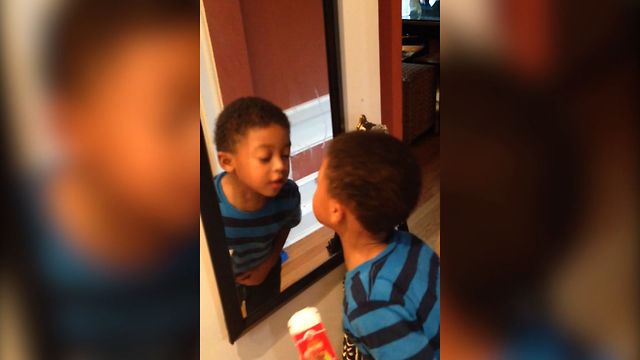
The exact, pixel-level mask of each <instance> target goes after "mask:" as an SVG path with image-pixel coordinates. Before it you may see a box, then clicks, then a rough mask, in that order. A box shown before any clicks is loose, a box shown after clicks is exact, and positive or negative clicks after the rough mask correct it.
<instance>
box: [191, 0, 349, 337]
mask: <svg viewBox="0 0 640 360" xmlns="http://www.w3.org/2000/svg"><path fill="white" fill-rule="evenodd" d="M322 10H323V17H324V30H325V31H324V34H325V42H326V54H327V70H328V75H329V79H328V80H329V98H330V105H331V123H332V127H333V136H334V137H335V136H337V135H339V134H341V133H343V132H344V129H345V116H344V110H343V109H344V108H343V98H342V74H341V71H340V33H339V28H338V19H339V18H338V13H337V10H338V1H337V0H322ZM213 160H214V161H215V159H213ZM210 161H211V159H210V158H209V151H208V149H207V142H206V138H205V134H204V131H203V129H202V122H201V123H200V199H201V200H200V216H201V219H202V226H203V228H204V233H205V236H206V239H207V245H208V248H209V255H210V257H211V261H212V263H213V269H214V274H215V278H216V282H217V285H218V293H219V295H220V301H221V303H222V310H223V312H224V318H225V322H226V326H227V333H228V336H229V342H230V343H231V344H233V343H234V342H235V341H236V340H237V339H238V338H239V337H240V336H241V335H242V334H244V333H245V332H246V331H248V330H249V329H251V328H252V327H253V326H254V325H256V324H257V323H258V322H260V321H261V320H263V319H265V318H266V317H267V316H268V315H270V314H271V313H273V312H275V311H276V310H277V309H278V308H280V307H281V306H283V305H284V304H286V303H287V302H289V301H290V300H291V299H293V298H294V297H295V296H297V295H299V294H300V293H301V292H302V291H304V290H305V289H306V288H308V287H309V286H311V285H312V284H313V283H315V282H316V281H318V280H319V279H321V278H322V277H323V276H325V275H327V274H328V273H329V272H331V271H332V270H333V269H335V268H337V267H338V266H339V265H340V264H342V263H343V261H344V259H343V256H342V252H338V253H335V254H334V255H333V256H331V257H330V258H329V259H328V260H327V261H325V262H324V263H323V264H321V265H320V266H319V267H317V268H316V269H314V270H313V271H311V272H310V273H308V274H306V275H305V276H304V277H302V278H301V279H299V280H297V281H296V282H295V283H293V284H292V285H291V286H289V287H288V288H286V289H285V290H284V291H282V292H281V293H280V295H279V296H278V297H276V298H274V299H273V300H271V301H269V302H268V303H266V304H265V305H264V306H262V307H260V308H259V309H258V310H257V311H256V312H254V313H252V314H247V317H246V318H243V317H242V313H241V309H240V303H239V302H238V298H237V294H236V288H235V282H234V280H233V279H234V276H233V272H232V269H231V259H230V258H229V251H228V249H227V247H226V245H225V243H224V242H223V241H219V239H224V236H225V235H224V227H223V224H222V217H221V215H220V209H219V208H218V205H217V203H218V201H217V199H218V198H217V194H216V190H215V185H214V181H213V169H212V164H213V163H212V162H210ZM202 199H211V201H209V200H207V201H202ZM330 241H331V239H327V243H329V242H330Z"/></svg>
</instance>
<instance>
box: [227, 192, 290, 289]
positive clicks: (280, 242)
mask: <svg viewBox="0 0 640 360" xmlns="http://www.w3.org/2000/svg"><path fill="white" fill-rule="evenodd" d="M288 184H289V186H291V190H290V191H291V193H290V196H291V197H292V198H293V199H295V200H294V201H295V204H296V205H295V206H294V207H293V209H292V210H291V213H290V214H289V219H288V221H287V223H286V225H284V226H283V228H282V229H280V231H279V232H278V234H276V237H275V238H274V239H273V248H272V249H271V253H269V256H268V257H267V258H266V259H265V261H263V262H262V263H261V264H260V265H258V266H256V267H255V268H253V269H251V270H249V271H247V272H245V273H242V274H240V275H238V276H237V277H236V283H238V284H241V285H249V286H255V285H260V284H262V282H263V281H264V279H266V277H267V275H268V274H269V271H270V270H271V268H273V266H274V265H275V264H276V263H277V262H278V258H279V257H280V252H281V251H282V248H283V247H284V243H285V242H286V241H287V237H288V236H289V231H290V230H291V228H293V227H295V226H296V225H298V224H299V223H300V220H301V215H302V214H301V210H300V191H298V185H296V183H295V182H293V181H291V180H289V183H288Z"/></svg>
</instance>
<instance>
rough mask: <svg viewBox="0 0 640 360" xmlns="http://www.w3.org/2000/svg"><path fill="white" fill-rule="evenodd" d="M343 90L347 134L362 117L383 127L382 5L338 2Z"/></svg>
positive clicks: (366, 1)
mask: <svg viewBox="0 0 640 360" xmlns="http://www.w3.org/2000/svg"><path fill="white" fill-rule="evenodd" d="M338 17H339V19H340V25H339V27H340V52H341V55H342V61H341V65H342V89H343V92H344V107H345V115H346V116H345V117H346V121H347V126H346V128H347V130H353V129H355V127H356V125H357V123H358V119H359V118H360V115H361V114H365V115H366V116H367V119H368V120H369V121H371V122H374V123H377V124H380V123H381V115H380V43H379V36H378V2H377V1H370V0H338Z"/></svg>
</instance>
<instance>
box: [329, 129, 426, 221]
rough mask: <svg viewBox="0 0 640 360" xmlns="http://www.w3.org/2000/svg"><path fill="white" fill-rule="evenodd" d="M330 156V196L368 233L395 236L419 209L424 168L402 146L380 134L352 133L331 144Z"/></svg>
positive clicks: (389, 137)
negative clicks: (387, 233) (342, 205)
mask: <svg viewBox="0 0 640 360" xmlns="http://www.w3.org/2000/svg"><path fill="white" fill-rule="evenodd" d="M327 156H328V162H327V167H326V176H327V182H328V185H329V186H328V190H329V194H330V195H331V196H333V197H334V198H336V199H337V200H338V201H340V202H342V203H344V204H345V205H346V206H347V207H348V208H349V209H350V210H351V211H353V213H354V215H355V217H356V219H358V221H359V222H360V224H362V226H363V227H364V228H365V229H366V230H367V231H369V232H370V233H372V234H380V233H386V232H389V231H391V230H392V229H393V228H394V227H395V226H397V225H398V224H399V223H401V222H402V221H405V220H406V219H407V217H409V214H410V213H411V211H413V209H414V208H415V206H416V204H417V202H418V197H419V195H420V191H421V187H422V178H421V173H420V168H419V166H418V163H417V161H416V159H415V157H414V156H413V155H412V154H411V152H410V151H409V148H408V147H407V146H406V145H405V144H403V143H402V142H401V141H400V140H398V139H396V138H394V137H392V136H390V135H387V134H384V133H381V132H364V131H355V132H350V133H346V134H343V135H340V136H337V137H336V138H335V139H333V140H332V142H331V144H330V145H329V149H328V153H327Z"/></svg>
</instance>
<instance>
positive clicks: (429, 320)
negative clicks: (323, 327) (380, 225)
mask: <svg viewBox="0 0 640 360" xmlns="http://www.w3.org/2000/svg"><path fill="white" fill-rule="evenodd" d="M390 236H391V237H392V239H390V241H389V245H387V247H386V248H385V250H384V251H383V252H382V253H380V254H379V255H378V256H376V257H375V258H373V259H371V260H369V261H367V262H365V263H363V264H361V265H360V266H358V267H356V268H355V269H353V270H351V271H349V272H348V273H347V274H346V277H345V297H344V312H343V326H344V329H345V333H346V334H347V335H348V336H349V337H351V338H352V339H353V340H354V341H355V343H356V345H357V346H358V348H359V349H360V350H361V352H363V353H364V354H366V356H368V357H372V358H374V359H384V360H393V359H438V358H439V356H440V259H439V257H438V255H437V254H436V253H434V252H433V250H431V248H429V247H428V246H427V245H426V244H425V243H424V242H423V241H422V240H420V239H418V238H417V237H415V236H414V235H413V234H410V233H407V232H402V231H394V232H393V233H392V234H390Z"/></svg>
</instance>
